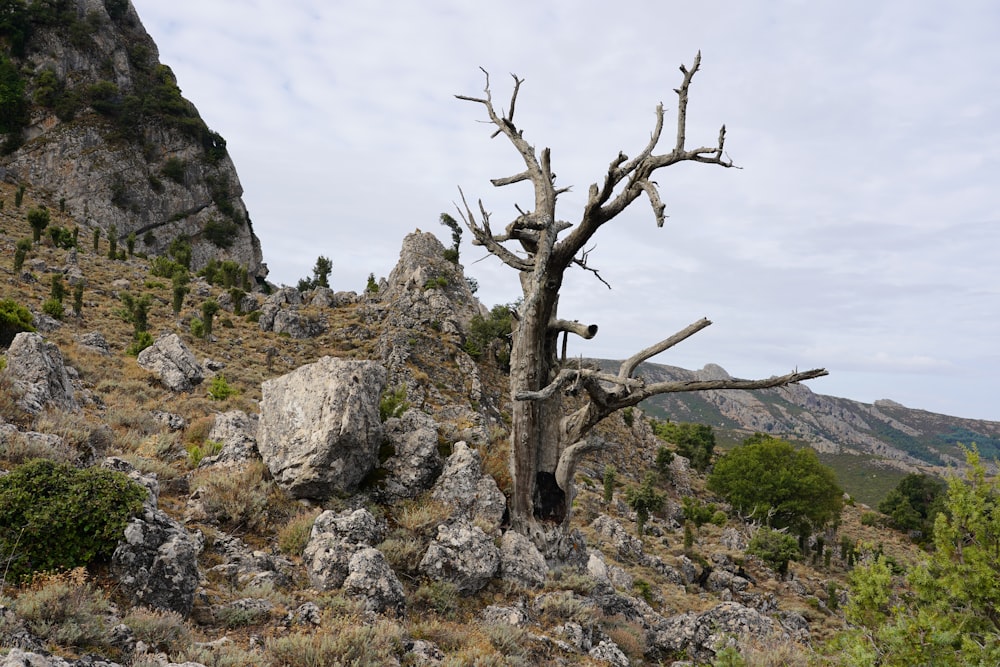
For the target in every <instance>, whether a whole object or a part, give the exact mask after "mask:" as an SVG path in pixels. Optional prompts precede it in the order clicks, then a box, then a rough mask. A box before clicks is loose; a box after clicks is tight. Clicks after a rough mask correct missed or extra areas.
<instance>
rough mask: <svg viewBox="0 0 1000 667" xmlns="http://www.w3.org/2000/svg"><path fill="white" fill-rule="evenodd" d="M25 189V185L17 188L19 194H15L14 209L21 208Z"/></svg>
mask: <svg viewBox="0 0 1000 667" xmlns="http://www.w3.org/2000/svg"><path fill="white" fill-rule="evenodd" d="M25 189H26V188H25V187H24V186H23V185H19V186H17V192H15V193H14V208H21V202H23V201H24V191H25Z"/></svg>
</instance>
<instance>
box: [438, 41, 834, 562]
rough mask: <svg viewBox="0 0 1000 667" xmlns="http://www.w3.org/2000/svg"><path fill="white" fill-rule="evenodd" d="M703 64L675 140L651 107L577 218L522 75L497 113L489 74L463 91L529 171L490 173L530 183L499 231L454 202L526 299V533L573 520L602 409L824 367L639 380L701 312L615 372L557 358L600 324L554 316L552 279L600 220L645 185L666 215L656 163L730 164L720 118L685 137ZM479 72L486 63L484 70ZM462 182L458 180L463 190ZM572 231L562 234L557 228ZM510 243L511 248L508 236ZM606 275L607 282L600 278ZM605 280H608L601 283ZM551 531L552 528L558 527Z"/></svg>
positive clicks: (514, 447)
mask: <svg viewBox="0 0 1000 667" xmlns="http://www.w3.org/2000/svg"><path fill="white" fill-rule="evenodd" d="M700 64H701V54H700V53H699V54H698V56H697V57H696V58H695V61H694V65H693V66H692V67H691V68H690V69H688V68H687V67H685V66H681V68H680V70H681V72H682V73H683V75H684V79H683V82H682V83H681V86H680V88H678V89H677V90H676V92H677V96H678V108H677V133H676V139H675V144H674V146H673V148H672V150H670V151H668V152H666V153H662V154H656V153H655V150H656V147H657V145H658V143H659V140H660V136H661V134H662V131H663V121H664V113H663V106H662V105H659V106H657V108H656V125H655V127H654V130H653V133H652V136H651V138H650V141H649V143H648V144H647V145H646V147H645V148H644V149H643V150H642V151H641V152H640V153H639V154H638V156H636V157H635V158H632V159H629V158H628V156H626V155H625V154H624V153H619V154H618V156H617V157H616V158H615V159H613V160H612V161H611V163H610V165H609V166H608V171H607V174H605V176H604V178H603V181H602V182H601V183H600V184H597V183H595V184H593V185H591V186H590V192H589V197H588V201H587V204H586V206H585V207H584V210H583V213H582V216H581V219H580V221H579V222H578V223H577V224H576V225H572V224H570V223H568V222H563V221H560V220H558V219H557V218H556V200H557V199H558V197H559V195H561V194H562V193H564V192H566V191H567V190H568V188H556V186H555V175H554V174H553V173H552V170H551V165H550V152H549V149H547V148H546V149H543V150H542V152H541V154H540V156H539V155H536V153H535V149H534V147H533V146H532V145H531V144H529V143H528V142H527V141H526V140H525V139H524V137H523V135H522V132H521V130H519V129H518V128H517V127H516V126H515V124H514V109H515V106H516V103H517V95H518V91H519V90H520V86H521V83H522V80H521V79H518V78H517V77H516V76H514V77H513V78H514V90H513V93H512V94H511V100H510V107H509V109H508V110H507V111H506V112H505V113H504V114H503V115H501V114H499V113H497V111H496V109H495V108H494V106H493V100H492V95H491V91H490V80H489V74H486V88H485V96H484V97H467V96H462V95H459V96H457V97H458V98H459V99H462V100H466V101H470V102H475V103H478V104H482V105H483V106H484V108H485V109H486V112H487V114H488V116H489V119H490V122H491V123H492V124H493V125H494V126H495V128H496V129H495V131H494V133H493V136H494V137H496V136H498V135H501V134H502V135H504V136H505V137H506V138H507V140H508V141H510V143H511V144H512V145H513V147H514V148H515V149H516V151H517V152H518V154H519V155H520V157H521V160H522V161H523V163H524V165H525V170H524V171H522V172H520V173H517V174H514V175H513V176H508V177H504V178H498V179H494V180H493V181H492V183H493V185H495V186H497V187H500V186H506V185H511V184H514V183H520V182H522V181H523V182H530V183H531V185H532V187H533V193H534V209H533V210H531V211H523V210H521V209H520V208H518V213H519V215H518V216H517V217H516V218H515V219H514V220H513V221H512V222H511V223H510V224H508V225H507V227H506V228H505V230H504V232H503V233H500V234H498V233H494V232H493V230H492V229H491V228H490V216H489V213H488V212H487V211H486V209H485V207H484V206H483V204H482V202H481V201H480V202H479V206H478V208H479V214H478V219H477V215H476V213H474V212H473V210H472V208H471V207H470V206H469V204H468V202H467V201H466V199H465V195H464V193H462V204H463V207H461V208H459V213H460V214H461V216H462V218H463V220H464V222H465V224H466V226H468V228H469V230H470V231H471V232H472V235H473V237H474V238H473V243H474V244H476V245H481V246H483V247H485V248H486V249H487V250H488V251H489V252H490V253H491V254H493V255H494V256H496V257H497V258H499V259H500V260H501V261H502V262H504V263H505V264H507V265H508V266H510V267H511V268H513V269H514V270H516V271H518V272H519V275H520V279H521V290H522V293H523V301H522V304H521V307H520V310H519V312H518V313H517V323H516V325H515V327H514V331H513V341H512V348H511V355H510V390H511V397H512V399H513V410H512V425H511V458H510V469H511V477H512V480H513V492H512V497H511V498H510V517H511V523H512V526H513V527H514V529H516V530H518V531H520V532H522V533H524V534H526V535H529V536H532V537H533V538H535V540H536V542H539V541H547V542H549V543H550V544H551V543H552V536H553V532H554V531H555V532H556V533H559V532H560V531H562V530H565V528H566V527H567V526H568V525H569V521H570V510H571V507H572V500H573V477H574V474H575V471H576V467H577V465H578V464H579V462H580V460H581V459H582V458H583V456H584V455H586V454H587V453H588V452H591V451H594V450H595V449H598V448H599V447H600V446H601V443H600V442H599V441H597V440H595V439H593V438H588V434H589V432H590V431H591V429H593V428H594V426H596V425H597V424H598V422H600V421H601V420H602V419H604V418H605V417H607V416H608V415H611V414H613V413H614V412H616V411H617V410H621V409H622V408H625V407H629V406H633V405H637V404H638V403H639V402H640V401H643V400H645V399H646V398H649V397H650V396H654V395H656V394H662V393H669V392H680V391H705V390H709V389H760V388H766V387H781V386H786V385H788V384H791V383H795V382H799V381H802V380H808V379H811V378H814V377H819V376H821V375H826V371H825V370H823V369H815V370H811V371H806V372H803V373H798V372H794V373H789V374H787V375H783V376H780V377H772V378H768V379H765V380H719V381H710V382H666V383H657V384H652V385H646V383H645V382H644V381H643V380H642V379H641V378H636V377H634V373H635V371H636V369H637V368H638V366H639V364H641V363H642V362H643V361H646V360H648V359H649V358H651V357H653V356H654V355H656V354H659V353H660V352H663V351H665V350H667V349H669V348H670V347H673V346H674V345H676V344H677V343H679V342H681V341H683V340H685V339H686V338H688V337H689V336H691V335H693V334H695V333H697V332H698V331H700V330H701V329H703V328H705V327H706V326H708V325H709V324H711V322H709V321H708V320H707V319H702V320H699V321H697V322H695V323H693V324H691V325H690V326H688V327H686V328H685V329H683V330H681V331H679V332H677V333H676V334H674V335H672V336H670V337H668V338H665V339H664V340H662V341H660V342H659V343H656V344H654V345H651V346H650V347H648V348H646V349H645V350H642V351H641V352H638V353H637V354H635V355H633V356H632V357H630V358H629V359H627V360H626V361H625V362H624V363H622V365H621V368H620V369H619V372H618V373H617V374H615V375H611V374H607V373H601V372H599V371H596V370H593V369H585V368H575V369H574V368H570V367H561V365H560V359H559V355H558V341H559V336H560V335H563V336H564V337H565V336H566V335H567V334H568V333H573V334H575V335H579V336H581V337H583V338H592V337H593V336H594V335H596V333H597V326H596V325H582V324H579V323H577V322H570V321H566V320H561V319H559V317H558V313H557V310H558V303H559V289H560V288H561V287H562V281H563V274H564V273H565V271H566V269H568V268H569V267H571V266H577V267H579V268H582V269H584V270H587V271H591V272H592V273H594V275H595V276H596V277H597V278H598V280H601V278H600V275H599V274H598V273H597V271H596V270H595V269H593V268H591V267H590V266H589V265H588V261H587V260H588V251H587V250H585V246H586V244H587V243H588V242H589V241H590V239H591V238H592V237H593V235H594V234H595V233H596V232H597V231H598V229H600V228H601V227H602V226H603V225H604V224H605V223H607V222H609V221H611V220H613V219H614V218H615V217H616V216H617V215H618V214H619V213H621V212H622V211H623V210H625V209H626V208H627V207H628V206H629V205H631V203H632V202H633V201H635V200H636V199H637V198H639V197H640V196H642V195H645V196H646V197H647V198H648V199H649V202H650V204H651V206H652V208H653V216H654V218H655V219H656V223H657V225H660V226H662V225H663V222H664V220H665V215H664V206H663V202H662V201H661V199H660V195H659V188H658V185H657V184H656V183H655V182H654V181H652V180H651V178H650V177H651V176H652V174H653V172H655V171H656V170H658V169H660V168H663V167H667V166H670V165H672V164H676V163H677V162H685V161H689V162H703V163H707V164H714V165H718V166H722V167H732V166H733V163H732V161H731V160H729V159H728V157H725V156H724V149H723V147H724V143H725V136H726V128H725V126H722V129H721V130H720V131H719V136H718V142H717V144H716V145H715V146H710V147H700V148H693V149H688V148H687V147H686V146H685V143H686V125H687V100H688V88H689V87H690V85H691V80H692V78H693V77H694V75H695V73H696V72H697V71H698V69H699V67H700ZM484 73H485V71H484ZM460 192H461V190H460ZM567 230H572V231H570V232H569V234H567V235H566V237H565V238H563V239H561V240H560V239H559V238H558V237H559V234H560V233H562V232H564V231H567ZM508 243H510V244H517V245H516V246H515V247H514V248H513V249H512V248H510V247H508V246H507V245H505V244H508ZM601 282H602V283H603V282H604V281H603V280H601ZM604 284H605V285H607V283H604ZM571 386H572V388H573V389H574V390H575V391H577V392H583V393H584V395H585V401H584V404H583V406H582V407H579V408H577V409H576V410H575V411H572V412H567V411H566V409H565V407H564V405H563V393H564V391H566V390H567V388H568V387H571ZM556 539H558V536H557V538H556Z"/></svg>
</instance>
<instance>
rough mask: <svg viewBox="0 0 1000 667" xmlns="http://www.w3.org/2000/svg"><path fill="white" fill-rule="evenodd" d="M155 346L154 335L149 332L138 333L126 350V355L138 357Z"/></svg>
mask: <svg viewBox="0 0 1000 667" xmlns="http://www.w3.org/2000/svg"><path fill="white" fill-rule="evenodd" d="M152 344H153V335H152V334H151V333H149V332H148V331H137V332H136V333H135V337H134V338H133V339H132V342H131V343H129V346H128V347H126V348H125V354H127V355H129V356H130V357H138V356H139V353H140V352H142V351H143V350H145V349H146V348H147V347H149V346H150V345H152Z"/></svg>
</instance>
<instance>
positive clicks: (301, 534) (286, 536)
mask: <svg viewBox="0 0 1000 667" xmlns="http://www.w3.org/2000/svg"><path fill="white" fill-rule="evenodd" d="M316 516H317V514H316V513H315V512H308V513H305V514H299V515H298V516H295V517H292V519H291V520H289V521H288V523H286V524H285V525H284V527H283V528H282V529H281V530H280V531H278V550H279V551H281V553H283V554H286V555H288V556H301V555H302V553H303V552H304V551H305V550H306V544H308V543H309V537H310V535H311V534H312V527H313V524H314V523H315V522H316Z"/></svg>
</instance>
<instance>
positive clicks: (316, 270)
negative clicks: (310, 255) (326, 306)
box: [297, 255, 333, 292]
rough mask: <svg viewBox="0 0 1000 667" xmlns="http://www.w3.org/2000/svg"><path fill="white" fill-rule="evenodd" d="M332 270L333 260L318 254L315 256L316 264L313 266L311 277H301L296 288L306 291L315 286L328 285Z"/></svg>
mask: <svg viewBox="0 0 1000 667" xmlns="http://www.w3.org/2000/svg"><path fill="white" fill-rule="evenodd" d="M332 270H333V262H332V261H330V258H329V257H324V256H323V255H320V256H319V257H317V258H316V264H315V265H314V266H313V270H312V272H313V275H312V278H301V279H299V283H298V285H297V288H298V290H299V291H300V292H308V291H309V290H311V289H315V288H317V287H327V288H329V287H330V272H331V271H332Z"/></svg>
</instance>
